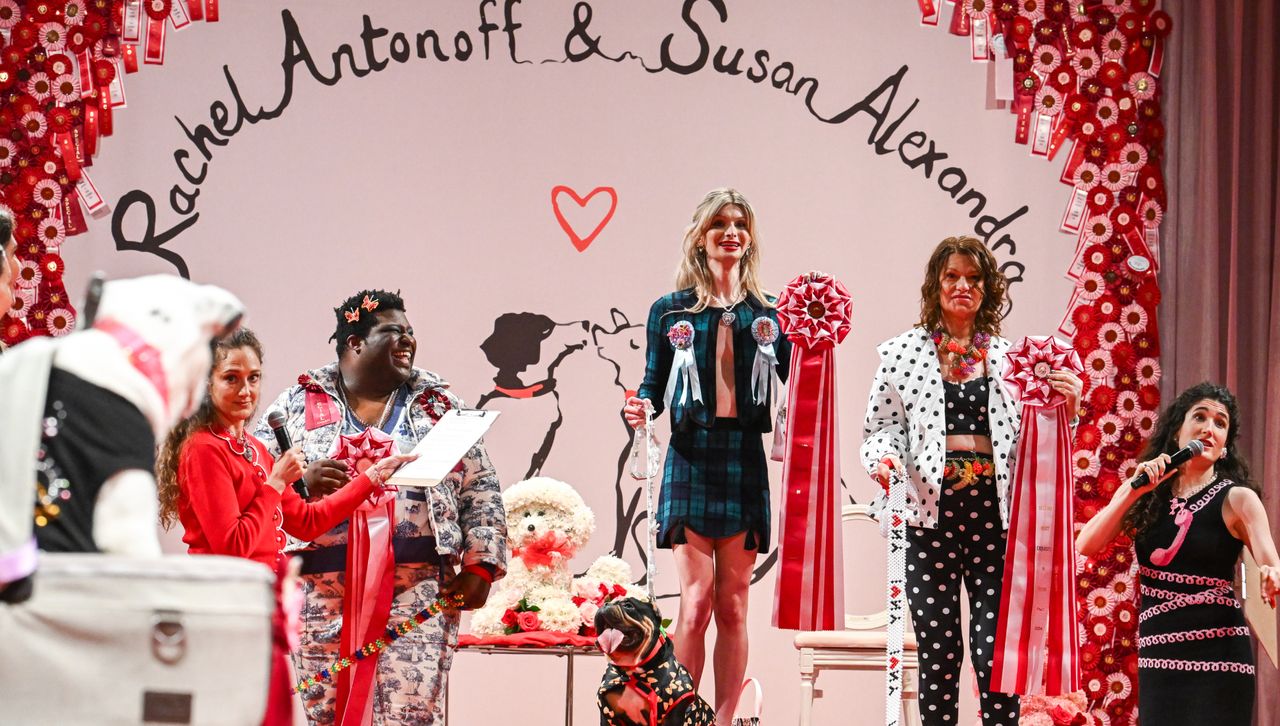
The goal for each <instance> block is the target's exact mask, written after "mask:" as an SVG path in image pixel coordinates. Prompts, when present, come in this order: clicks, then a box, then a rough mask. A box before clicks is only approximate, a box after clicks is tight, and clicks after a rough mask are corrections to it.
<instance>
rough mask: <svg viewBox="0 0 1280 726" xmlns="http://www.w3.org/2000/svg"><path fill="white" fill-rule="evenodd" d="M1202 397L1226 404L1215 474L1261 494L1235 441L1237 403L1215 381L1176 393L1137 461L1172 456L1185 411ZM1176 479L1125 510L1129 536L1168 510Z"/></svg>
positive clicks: (1233, 396)
mask: <svg viewBox="0 0 1280 726" xmlns="http://www.w3.org/2000/svg"><path fill="white" fill-rule="evenodd" d="M1205 399H1208V400H1210V401H1217V402H1218V403H1221V404H1222V405H1223V406H1226V407H1227V445H1226V451H1227V453H1226V455H1225V456H1223V457H1222V458H1221V459H1219V460H1218V461H1217V462H1216V463H1215V464H1214V465H1213V472H1214V474H1215V475H1216V476H1219V477H1222V478H1224V479H1230V480H1231V481H1233V482H1235V483H1237V484H1243V485H1245V486H1247V487H1249V488H1250V489H1252V490H1253V491H1254V492H1256V493H1259V494H1261V490H1260V488H1259V487H1258V485H1257V484H1255V483H1254V481H1253V479H1251V478H1250V475H1249V461H1248V460H1247V459H1246V458H1245V456H1244V454H1243V453H1242V452H1241V451H1240V446H1239V444H1237V443H1236V440H1237V439H1238V438H1239V436H1240V403H1239V402H1238V401H1237V400H1236V397H1235V394H1233V393H1231V390H1230V389H1228V388H1227V387H1226V386H1222V385H1218V384H1217V383H1211V382H1209V381H1204V382H1202V383H1197V384H1196V385H1194V386H1192V387H1190V388H1188V389H1187V390H1185V391H1183V392H1182V393H1180V394H1178V397H1177V398H1175V399H1174V401H1173V403H1172V404H1170V405H1169V407H1168V408H1166V409H1165V410H1164V413H1162V414H1160V419H1159V420H1158V421H1156V426H1155V429H1154V430H1153V431H1152V432H1151V437H1150V438H1148V439H1147V445H1146V447H1145V448H1144V449H1143V451H1142V455H1141V456H1139V457H1138V461H1148V460H1150V459H1154V458H1156V457H1157V456H1159V455H1160V454H1169V455H1170V456H1172V455H1173V453H1174V452H1176V451H1177V450H1178V430H1179V429H1181V428H1182V422H1183V421H1185V420H1186V418H1187V412H1188V411H1190V410H1191V407H1192V406H1194V405H1195V404H1196V403H1198V402H1200V401H1203V400H1205ZM1176 481H1178V474H1176V473H1175V474H1174V475H1173V476H1171V477H1169V478H1168V479H1165V480H1164V481H1162V482H1160V483H1159V484H1157V485H1156V488H1155V489H1152V490H1151V491H1149V492H1147V493H1146V494H1143V495H1142V496H1141V497H1139V498H1138V501H1136V502H1134V503H1133V506H1132V507H1129V511H1128V512H1125V515H1124V520H1123V528H1124V531H1125V532H1126V533H1128V534H1130V535H1132V536H1141V535H1142V534H1144V533H1145V532H1146V531H1147V529H1148V528H1150V527H1151V525H1153V524H1155V522H1156V520H1157V519H1159V518H1160V514H1161V512H1167V511H1169V502H1170V501H1171V499H1172V498H1173V485H1174V482H1176Z"/></svg>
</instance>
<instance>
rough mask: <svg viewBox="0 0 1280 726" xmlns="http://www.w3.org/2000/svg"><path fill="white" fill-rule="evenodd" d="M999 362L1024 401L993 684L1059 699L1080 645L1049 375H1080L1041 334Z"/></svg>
mask: <svg viewBox="0 0 1280 726" xmlns="http://www.w3.org/2000/svg"><path fill="white" fill-rule="evenodd" d="M1005 364H1006V368H1005V373H1004V380H1005V383H1006V384H1007V385H1008V387H1009V389H1010V391H1011V392H1012V393H1013V395H1014V397H1015V398H1017V399H1019V400H1021V402H1022V427H1021V434H1020V435H1019V436H1018V452H1017V463H1016V466H1015V468H1014V472H1013V482H1012V489H1013V504H1012V508H1011V510H1010V517H1009V536H1008V540H1007V543H1006V547H1005V561H1004V579H1003V582H1004V589H1003V597H1002V598H1001V602H1000V620H999V624H998V625H997V626H996V643H995V657H994V658H993V661H992V665H991V689H992V690H993V691H1000V692H1003V693H1020V694H1047V695H1051V696H1056V695H1061V694H1064V693H1070V692H1072V691H1076V690H1079V688H1080V651H1079V642H1078V640H1077V632H1076V631H1077V627H1078V626H1077V619H1076V604H1075V590H1074V585H1075V578H1076V551H1075V530H1074V527H1073V523H1074V520H1075V514H1074V509H1073V506H1072V504H1073V497H1074V491H1075V487H1074V480H1073V478H1072V472H1071V431H1070V428H1069V424H1068V423H1067V420H1068V419H1069V418H1070V412H1068V411H1067V410H1066V399H1065V397H1063V395H1062V394H1060V393H1058V392H1057V391H1055V390H1054V389H1053V388H1052V387H1051V386H1050V384H1049V375H1050V373H1052V372H1053V371H1055V370H1062V371H1068V372H1070V373H1074V374H1075V375H1080V374H1081V373H1083V371H1084V367H1083V366H1082V365H1081V364H1080V357H1079V356H1078V355H1076V352H1075V351H1074V350H1072V349H1071V347H1070V346H1069V345H1067V344H1066V343H1063V342H1062V341H1060V340H1058V339H1057V338H1053V337H1039V336H1029V337H1026V338H1023V339H1022V340H1020V341H1018V342H1017V343H1016V344H1015V345H1014V346H1013V348H1012V349H1011V350H1010V351H1009V352H1008V353H1007V354H1006V355H1005Z"/></svg>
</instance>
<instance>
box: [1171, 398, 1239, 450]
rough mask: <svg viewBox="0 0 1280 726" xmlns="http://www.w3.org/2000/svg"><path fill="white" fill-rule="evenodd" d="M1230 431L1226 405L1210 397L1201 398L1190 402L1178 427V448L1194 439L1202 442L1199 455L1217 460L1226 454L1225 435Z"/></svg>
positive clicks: (1229, 419)
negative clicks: (1189, 406) (1202, 448)
mask: <svg viewBox="0 0 1280 726" xmlns="http://www.w3.org/2000/svg"><path fill="white" fill-rule="evenodd" d="M1230 433H1231V413H1230V412H1229V411H1228V410H1227V406H1226V405H1225V404H1223V403H1221V402H1220V401H1215V400H1214V399H1212V398H1202V399H1200V400H1199V401H1196V402H1195V403H1193V404H1191V408H1190V410H1188V411H1187V415H1186V416H1184V417H1183V418H1182V426H1181V427H1179V428H1178V448H1179V449H1181V448H1183V447H1185V446H1186V445H1187V444H1188V443H1190V442H1191V441H1192V440H1194V439H1199V440H1200V441H1201V442H1203V443H1204V452H1203V453H1201V454H1200V457H1201V458H1202V459H1203V460H1204V461H1206V462H1208V463H1213V462H1215V461H1218V460H1219V459H1221V458H1222V457H1223V456H1224V455H1225V454H1226V446H1227V437H1228V436H1229V435H1230Z"/></svg>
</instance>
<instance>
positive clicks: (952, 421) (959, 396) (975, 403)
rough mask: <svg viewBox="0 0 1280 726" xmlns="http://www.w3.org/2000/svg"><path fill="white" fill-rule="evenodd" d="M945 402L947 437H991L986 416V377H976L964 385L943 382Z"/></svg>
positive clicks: (989, 425)
mask: <svg viewBox="0 0 1280 726" xmlns="http://www.w3.org/2000/svg"><path fill="white" fill-rule="evenodd" d="M942 387H943V389H944V390H945V391H946V402H947V415H946V421H947V435H948V436H951V435H953V434H956V435H962V434H970V435H973V436H991V420H990V419H989V418H988V416H987V400H988V397H989V391H988V389H987V378H986V376H978V377H977V378H974V379H973V380H971V381H965V382H964V383H952V382H951V381H943V382H942Z"/></svg>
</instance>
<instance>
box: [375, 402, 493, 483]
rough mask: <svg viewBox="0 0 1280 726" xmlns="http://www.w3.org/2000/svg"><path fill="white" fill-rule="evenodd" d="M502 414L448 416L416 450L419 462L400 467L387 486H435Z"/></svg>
mask: <svg viewBox="0 0 1280 726" xmlns="http://www.w3.org/2000/svg"><path fill="white" fill-rule="evenodd" d="M499 413H501V412H500V411H476V410H472V411H459V410H458V409H453V410H451V411H449V412H447V413H445V415H443V416H441V417H440V420H439V421H437V422H436V425H435V426H432V427H431V430H430V431H428V432H427V435H426V436H423V437H422V440H421V441H419V442H418V445H417V446H415V447H413V452H412V453H414V454H417V455H418V458H417V459H415V460H413V461H411V462H409V463H408V464H405V465H404V466H402V467H400V469H399V470H398V471H396V473H395V474H392V475H391V478H390V479H389V480H387V483H388V484H391V485H394V486H398V487H434V486H436V485H437V484H439V483H440V482H442V481H444V478H445V477H446V476H448V475H449V472H451V471H453V468H454V467H455V466H457V465H458V462H459V461H461V460H462V457H464V456H466V455H467V452H468V451H470V450H471V447H472V446H475V445H476V442H478V441H479V440H480V439H481V437H483V436H484V434H485V432H486V431H488V430H489V427H490V426H492V425H493V422H494V419H496V418H498V414H499Z"/></svg>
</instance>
